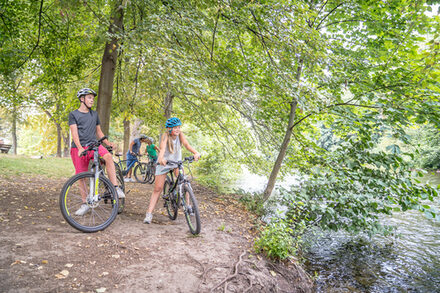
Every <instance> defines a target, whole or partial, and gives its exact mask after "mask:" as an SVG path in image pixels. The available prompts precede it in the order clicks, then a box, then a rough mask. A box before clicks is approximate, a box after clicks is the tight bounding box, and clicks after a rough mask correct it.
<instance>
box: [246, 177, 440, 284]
mask: <svg viewBox="0 0 440 293" xmlns="http://www.w3.org/2000/svg"><path fill="white" fill-rule="evenodd" d="M246 177H247V179H246V180H243V181H241V182H240V183H239V186H240V187H241V188H242V189H244V190H247V191H261V190H262V189H263V188H264V184H265V183H266V182H267V181H266V179H265V178H263V177H260V176H253V177H252V176H246ZM291 180H293V179H291ZM291 180H288V181H291ZM424 180H425V182H429V183H430V184H432V185H435V186H436V185H438V184H440V175H439V174H430V175H427V176H425V177H424ZM294 181H295V180H293V182H294ZM295 183H296V182H295ZM429 204H430V205H432V204H431V203H429ZM434 206H436V207H437V208H439V207H440V205H439V204H436V205H434ZM382 221H383V223H386V224H388V225H392V226H395V227H396V236H394V237H390V236H388V237H381V236H376V237H374V238H372V239H369V238H367V237H360V236H357V237H351V236H349V235H347V234H344V233H327V234H325V235H322V234H321V235H316V234H313V235H308V243H309V244H310V249H309V250H308V253H307V254H306V255H305V259H306V263H305V266H306V270H307V271H308V272H309V273H310V275H312V276H314V275H315V272H316V274H317V277H316V285H317V291H318V292H440V223H438V222H435V221H433V220H430V219H427V218H426V217H425V216H424V215H423V214H422V213H420V212H417V211H407V212H404V213H403V212H402V213H395V214H393V216H390V217H384V218H383V219H382Z"/></svg>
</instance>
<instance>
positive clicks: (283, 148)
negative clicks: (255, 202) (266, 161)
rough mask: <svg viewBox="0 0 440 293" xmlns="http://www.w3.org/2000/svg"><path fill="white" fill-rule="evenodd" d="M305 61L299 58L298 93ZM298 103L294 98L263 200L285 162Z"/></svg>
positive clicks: (266, 198) (273, 185)
mask: <svg viewBox="0 0 440 293" xmlns="http://www.w3.org/2000/svg"><path fill="white" fill-rule="evenodd" d="M303 62H304V61H303V60H302V59H300V60H299V64H298V68H297V71H296V76H295V79H296V80H297V81H298V90H297V92H298V93H299V92H300V87H299V81H300V78H301V73H302V66H303ZM297 105H298V100H297V99H296V98H293V99H292V101H291V102H290V113H289V122H288V123H287V128H286V133H285V135H284V139H283V143H282V144H281V148H280V152H279V153H278V156H277V159H276V161H275V164H274V166H273V169H272V172H271V173H270V176H269V181H268V182H267V186H266V189H265V190H264V193H263V201H266V200H268V198H269V197H270V195H271V194H272V191H273V189H274V187H275V183H276V180H277V176H278V173H279V172H280V169H281V164H282V163H283V160H284V157H285V156H286V151H287V147H288V146H289V142H290V138H291V137H292V132H293V127H294V125H295V124H294V123H295V117H296V107H297Z"/></svg>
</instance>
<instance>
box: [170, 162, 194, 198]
mask: <svg viewBox="0 0 440 293" xmlns="http://www.w3.org/2000/svg"><path fill="white" fill-rule="evenodd" d="M178 169H179V175H178V176H177V178H176V180H175V181H174V176H175V175H174V169H172V170H170V171H169V173H170V174H171V181H172V182H173V186H172V187H170V190H169V193H173V192H174V191H175V190H176V188H177V187H179V189H178V190H177V191H178V192H177V196H178V201H179V204H180V200H182V197H181V196H180V195H182V194H183V186H184V184H185V183H190V181H189V180H188V179H185V173H184V169H183V162H182V164H178ZM183 201H184V202H186V199H185V198H183Z"/></svg>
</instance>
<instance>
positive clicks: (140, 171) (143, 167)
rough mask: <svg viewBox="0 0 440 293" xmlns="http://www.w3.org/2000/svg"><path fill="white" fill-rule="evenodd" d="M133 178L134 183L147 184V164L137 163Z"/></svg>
mask: <svg viewBox="0 0 440 293" xmlns="http://www.w3.org/2000/svg"><path fill="white" fill-rule="evenodd" d="M133 172H134V178H136V181H137V182H139V183H142V184H145V183H147V182H148V166H147V163H138V164H137V165H136V167H135V168H134V171H133Z"/></svg>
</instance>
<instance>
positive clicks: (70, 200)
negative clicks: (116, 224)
mask: <svg viewBox="0 0 440 293" xmlns="http://www.w3.org/2000/svg"><path fill="white" fill-rule="evenodd" d="M96 183H98V186H97V188H95V184H96ZM90 190H92V193H93V190H96V191H97V193H98V196H97V198H96V200H95V201H93V200H92V199H90V196H89V191H90ZM84 195H85V196H86V197H88V199H87V201H86V205H87V208H86V212H85V213H84V214H83V215H80V214H79V213H78V212H79V209H80V208H81V206H82V205H83V197H84ZM60 209H61V213H62V214H63V217H64V219H66V221H67V222H68V223H69V224H70V225H71V226H72V227H74V228H75V229H78V230H80V231H82V232H88V233H90V232H97V231H101V230H104V229H105V228H107V227H108V226H109V225H110V224H111V223H112V222H113V221H114V220H115V218H116V215H117V213H118V201H117V193H116V189H115V187H114V186H113V184H112V183H111V182H110V180H108V179H107V178H106V177H104V176H100V177H99V180H95V174H94V173H92V172H84V173H79V174H76V175H75V176H73V177H71V178H70V179H69V180H68V181H67V182H66V184H64V186H63V189H62V190H61V194H60Z"/></svg>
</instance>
